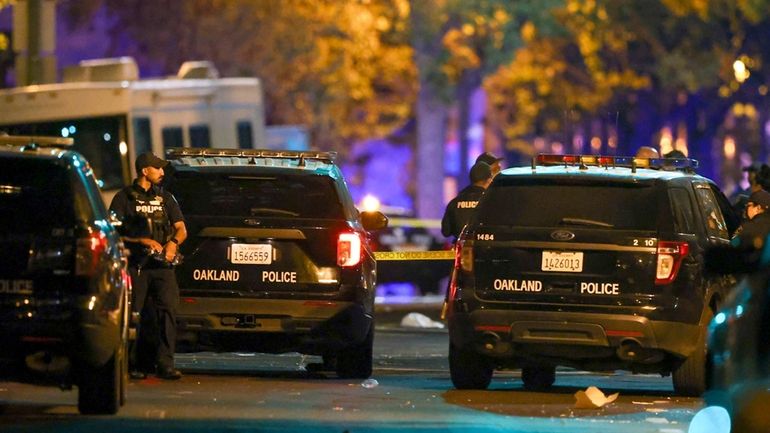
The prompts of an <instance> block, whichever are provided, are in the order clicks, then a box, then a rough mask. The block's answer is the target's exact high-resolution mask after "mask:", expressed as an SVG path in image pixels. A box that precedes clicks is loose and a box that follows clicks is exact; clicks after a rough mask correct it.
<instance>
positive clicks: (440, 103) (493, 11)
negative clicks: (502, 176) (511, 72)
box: [410, 0, 559, 217]
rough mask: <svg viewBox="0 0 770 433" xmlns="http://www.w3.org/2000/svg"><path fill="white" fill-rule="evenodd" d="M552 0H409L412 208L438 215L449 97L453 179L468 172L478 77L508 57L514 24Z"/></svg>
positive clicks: (538, 13)
mask: <svg viewBox="0 0 770 433" xmlns="http://www.w3.org/2000/svg"><path fill="white" fill-rule="evenodd" d="M558 3H559V2H558V1H555V0H548V1H520V2H511V1H507V0H429V1H428V0H413V1H412V2H411V3H410V4H411V7H412V19H411V23H412V45H413V46H414V48H415V63H416V64H417V68H418V70H419V71H420V72H419V77H420V93H419V96H418V102H417V110H416V116H417V125H418V126H417V128H418V159H417V164H418V174H417V176H418V182H419V185H420V188H421V191H422V198H421V197H418V200H417V201H418V213H419V214H420V215H421V216H425V217H435V216H438V214H437V213H438V212H440V210H441V207H442V206H441V205H442V197H441V192H442V187H443V186H442V184H441V179H442V177H443V176H442V174H443V168H441V167H436V160H439V161H442V160H443V157H442V156H443V146H444V141H445V140H444V139H445V134H444V132H443V131H445V129H446V117H447V116H446V113H447V109H448V107H449V105H450V104H451V102H450V101H452V100H456V101H457V105H458V107H459V114H458V118H459V125H458V128H457V129H458V131H457V135H458V137H459V141H460V167H459V173H460V175H459V180H460V181H461V182H466V176H465V175H464V173H467V172H468V166H469V163H468V138H467V136H468V134H467V132H468V127H469V125H468V111H469V110H468V107H469V102H470V97H471V95H472V93H473V91H474V90H475V89H476V88H477V87H478V86H479V85H480V83H481V82H482V80H483V78H484V77H485V76H486V75H487V74H489V73H490V72H492V71H494V70H495V68H496V67H497V66H498V65H500V64H502V63H504V62H505V61H507V60H508V59H510V57H511V56H512V55H513V53H514V52H515V50H516V49H518V48H519V47H520V46H521V42H522V41H521V39H520V38H519V36H518V32H517V31H516V29H517V28H518V27H519V26H521V25H522V24H523V23H525V22H527V21H529V20H532V21H535V22H538V23H543V27H544V28H549V26H548V25H547V24H546V22H547V21H548V20H549V19H550V17H551V16H550V14H549V13H548V11H549V9H550V8H551V7H552V5H553V4H558Z"/></svg>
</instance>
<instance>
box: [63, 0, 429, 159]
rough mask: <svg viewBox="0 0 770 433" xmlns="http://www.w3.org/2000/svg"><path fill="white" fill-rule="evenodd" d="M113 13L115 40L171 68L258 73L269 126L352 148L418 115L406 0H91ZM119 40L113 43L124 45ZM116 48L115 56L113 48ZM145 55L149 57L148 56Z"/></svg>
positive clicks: (87, 7) (86, 8) (74, 11)
mask: <svg viewBox="0 0 770 433" xmlns="http://www.w3.org/2000/svg"><path fill="white" fill-rule="evenodd" d="M69 6H70V8H69V12H70V16H71V17H73V18H72V19H73V21H77V20H78V18H79V19H81V20H82V18H84V17H85V18H86V20H87V17H88V16H89V13H92V12H93V11H94V10H96V9H97V8H99V7H107V8H108V9H109V10H110V12H111V13H112V14H114V16H115V17H116V20H115V26H114V32H113V38H114V40H116V41H118V40H120V39H121V38H125V37H126V36H127V37H128V38H129V39H130V40H132V41H133V42H134V43H133V45H132V46H131V48H129V51H130V52H129V53H125V52H123V53H120V54H123V55H126V54H131V55H134V56H136V57H137V58H138V59H140V64H141V63H142V61H143V62H145V63H148V62H156V63H159V64H161V65H162V70H163V71H164V72H165V73H172V72H174V71H175V69H176V68H177V67H178V66H179V64H181V62H182V61H184V60H190V59H207V60H211V61H213V62H214V63H215V64H216V65H217V67H218V68H219V70H220V71H221V73H222V74H223V75H244V74H246V75H255V76H258V77H259V78H260V79H261V80H262V83H263V86H264V89H265V93H266V99H267V101H268V109H267V116H268V123H273V124H303V125H306V126H307V127H308V128H309V130H310V132H311V137H312V142H313V144H314V146H316V147H318V148H321V149H325V150H336V151H339V152H342V153H343V154H344V152H345V151H346V149H347V147H346V145H347V144H348V143H350V142H351V141H353V140H356V139H359V138H362V137H370V136H382V135H385V134H387V133H388V132H390V131H391V130H392V129H393V128H394V127H395V126H396V125H400V124H401V123H403V122H404V120H405V119H406V118H408V117H409V115H410V113H411V107H412V103H413V101H414V98H415V94H416V85H415V81H416V80H415V77H416V70H415V68H414V65H413V63H412V61H411V57H412V50H411V47H410V45H409V41H408V39H407V38H406V28H407V21H408V18H409V8H408V3H407V0H362V1H356V2H348V1H330V0H327V1H315V0H259V1H250V0H190V1H185V2H179V1H174V0H156V1H149V0H88V1H78V2H71V3H69ZM117 49H118V48H117V46H116V50H117ZM116 54H118V53H116ZM142 59H143V60H142Z"/></svg>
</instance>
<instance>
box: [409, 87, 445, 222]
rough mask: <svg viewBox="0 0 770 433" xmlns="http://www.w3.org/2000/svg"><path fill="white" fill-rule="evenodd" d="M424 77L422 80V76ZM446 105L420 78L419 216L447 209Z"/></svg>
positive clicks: (426, 215)
mask: <svg viewBox="0 0 770 433" xmlns="http://www.w3.org/2000/svg"><path fill="white" fill-rule="evenodd" d="M421 81H422V80H421ZM446 119H447V107H446V104H445V103H444V102H443V101H442V100H441V98H440V96H439V95H437V94H436V92H435V90H434V89H433V86H431V85H430V84H429V83H426V82H421V83H420V91H419V93H418V94H417V146H416V149H417V152H416V155H415V157H416V158H417V159H416V167H417V188H416V191H417V216H418V217H419V218H441V215H442V214H443V212H444V139H445V133H446Z"/></svg>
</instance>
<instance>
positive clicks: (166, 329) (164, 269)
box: [110, 152, 187, 380]
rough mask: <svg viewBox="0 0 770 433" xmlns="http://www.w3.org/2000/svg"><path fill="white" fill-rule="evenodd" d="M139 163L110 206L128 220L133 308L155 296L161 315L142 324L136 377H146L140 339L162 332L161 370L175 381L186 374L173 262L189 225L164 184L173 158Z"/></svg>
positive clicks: (147, 156)
mask: <svg viewBox="0 0 770 433" xmlns="http://www.w3.org/2000/svg"><path fill="white" fill-rule="evenodd" d="M134 164H135V167H136V173H137V178H136V179H135V180H134V182H133V184H132V185H130V186H127V187H125V188H123V189H122V190H120V191H119V192H118V193H117V194H116V195H115V198H113V200H112V203H111V204H110V210H111V211H113V212H115V214H116V215H117V217H118V219H120V220H121V221H122V222H123V227H122V232H123V240H124V242H125V243H126V246H127V247H128V248H129V250H130V251H131V255H130V256H129V272H130V274H131V279H132V283H133V284H132V285H133V309H134V311H135V312H142V309H143V308H144V307H145V301H147V299H148V298H149V297H151V299H152V300H153V307H154V308H151V309H149V311H154V314H155V315H156V316H155V317H154V319H156V320H154V322H155V324H156V326H157V329H154V330H153V329H147V324H148V323H153V320H149V321H145V320H142V323H141V324H140V325H139V329H138V333H137V342H136V343H134V344H133V346H132V348H131V353H130V360H131V363H132V367H131V369H132V371H131V377H132V378H133V379H142V378H144V377H146V374H145V372H143V371H140V370H139V369H138V366H137V361H138V360H139V358H140V354H139V353H137V352H138V350H139V349H138V347H140V345H139V344H137V343H138V342H140V341H142V339H143V338H144V339H146V338H147V337H148V336H149V335H152V334H157V337H158V338H157V341H156V345H157V353H156V354H155V364H156V374H157V376H158V377H159V378H161V379H169V380H174V379H179V378H181V377H182V373H181V372H179V370H177V369H175V368H174V348H175V339H176V309H177V304H178V303H179V286H178V285H177V281H176V275H175V274H174V269H173V263H174V260H175V258H176V257H177V250H178V248H179V245H180V244H182V242H184V240H185V239H186V238H187V229H186V228H185V223H184V219H183V216H182V212H181V210H180V209H179V204H178V203H177V201H176V199H175V198H174V196H173V195H171V193H169V192H167V191H164V190H163V189H162V188H160V186H159V185H160V183H161V181H162V180H163V175H164V172H163V168H164V167H165V166H166V165H168V161H165V160H163V159H160V158H158V157H157V156H155V155H153V154H152V153H150V152H147V153H143V154H141V155H139V156H138V157H137V158H136V161H135V163H134ZM145 311H148V309H145ZM143 328H144V329H143ZM153 331H155V332H153Z"/></svg>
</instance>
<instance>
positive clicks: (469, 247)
mask: <svg viewBox="0 0 770 433" xmlns="http://www.w3.org/2000/svg"><path fill="white" fill-rule="evenodd" d="M457 245H458V247H457V248H458V249H459V250H460V268H462V270H463V271H465V272H471V271H473V242H468V241H460V242H458V243H457Z"/></svg>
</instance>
